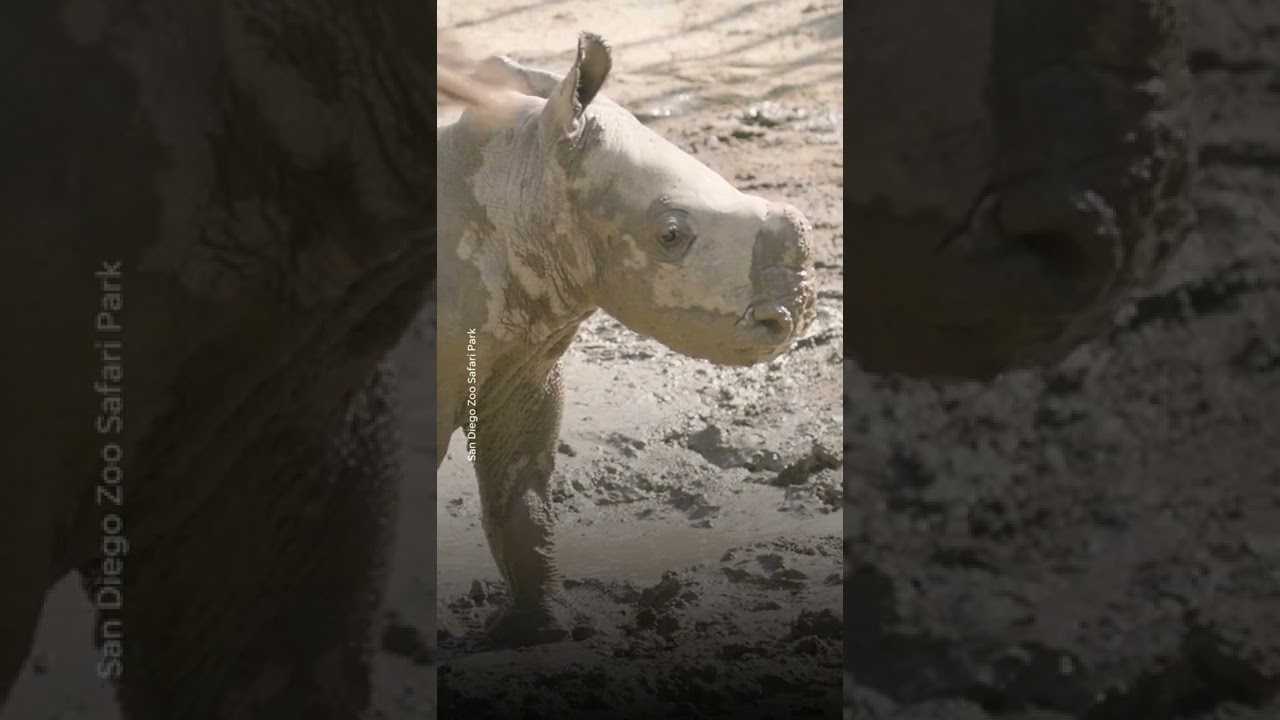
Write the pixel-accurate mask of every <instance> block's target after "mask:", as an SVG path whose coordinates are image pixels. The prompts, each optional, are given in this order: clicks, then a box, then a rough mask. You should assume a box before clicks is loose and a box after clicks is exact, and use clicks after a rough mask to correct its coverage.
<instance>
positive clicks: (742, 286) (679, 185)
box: [460, 33, 815, 366]
mask: <svg viewBox="0 0 1280 720" xmlns="http://www.w3.org/2000/svg"><path fill="white" fill-rule="evenodd" d="M611 65H612V60H611V56H610V51H609V48H608V47H607V46H606V45H605V43H604V42H603V41H602V40H601V39H600V38H599V37H597V36H595V35H592V34H589V33H584V34H583V35H582V36H581V37H580V40H579V45H578V53H577V58H576V60H575V62H574V64H573V67H572V68H571V69H570V70H569V72H568V73H567V74H566V75H564V76H560V75H558V74H555V73H551V72H547V71H542V70H536V69H531V68H526V67H523V66H521V65H519V64H518V63H515V62H513V61H511V60H509V59H506V58H494V59H491V60H490V61H488V62H487V63H486V65H485V66H484V69H483V70H482V72H481V73H480V75H481V76H483V77H484V79H485V80H486V81H487V82H489V83H493V84H498V85H505V86H507V87H510V88H513V89H514V90H515V91H516V94H517V95H518V96H519V97H520V98H523V100H514V101H513V102H512V103H509V104H508V106H509V107H515V108H516V110H515V112H516V118H515V119H514V120H513V121H510V120H509V121H507V122H505V123H500V124H498V125H496V126H495V125H494V124H493V123H491V122H489V123H487V122H486V120H485V118H484V117H482V116H481V115H480V114H477V113H468V116H464V118H463V121H462V123H460V124H461V125H463V126H465V127H468V128H469V132H472V133H481V134H485V135H486V137H485V139H484V140H483V141H482V143H481V145H482V146H483V147H485V148H486V149H485V151H484V152H483V154H484V155H485V156H486V157H493V158H498V157H501V158H502V164H503V166H505V167H507V168H516V169H515V170H514V171H508V172H507V173H505V177H502V178H497V177H495V178H493V179H492V180H490V179H489V178H488V177H486V173H485V172H484V171H483V169H482V170H481V172H479V173H478V174H477V175H474V176H473V179H472V183H473V188H472V192H473V194H474V195H475V196H476V198H477V200H479V201H480V202H481V204H486V205H488V204H487V203H485V202H484V200H483V198H484V197H485V196H486V195H488V196H490V197H493V198H495V200H494V202H495V203H497V202H502V203H504V204H506V205H507V207H506V208H505V209H502V210H495V208H494V207H492V206H489V207H486V209H485V214H486V215H487V216H489V217H490V219H491V220H492V219H493V218H494V217H495V215H501V216H504V217H503V220H500V221H498V222H496V223H495V230H497V232H496V233H495V235H501V236H503V238H504V240H503V243H505V245H506V246H507V247H506V252H507V255H508V259H507V263H506V264H507V267H509V268H510V269H511V275H512V280H514V281H515V282H516V283H517V284H519V285H521V286H522V288H520V289H518V290H517V291H516V292H514V293H513V292H512V288H510V287H507V288H504V290H503V293H502V294H504V295H505V296H506V297H507V298H511V297H512V296H513V295H514V296H521V295H524V296H528V297H536V298H540V302H534V303H528V302H526V303H523V304H524V305H526V306H533V305H536V306H538V307H540V308H542V310H541V311H540V312H532V311H528V310H525V311H521V310H520V309H519V308H516V307H513V306H508V307H507V308H506V310H505V311H502V312H499V313H498V314H500V315H504V316H505V317H506V318H508V319H510V318H511V317H512V316H519V317H520V318H521V319H522V321H523V323H524V324H526V325H530V326H537V325H538V324H540V323H554V321H555V319H556V318H560V319H563V318H564V317H567V316H572V315H575V314H576V313H577V311H578V310H581V309H583V308H588V309H589V308H594V307H599V308H600V309H603V310H604V311H605V312H607V313H609V314H610V315H612V316H613V317H615V318H617V319H618V320H619V321H620V322H622V323H623V324H624V325H626V326H627V327H629V328H631V329H632V330H635V331H637V332H639V333H642V334H645V335H648V336H650V337H652V338H654V339H656V340H657V341H659V342H661V343H663V344H664V345H666V346H667V347H669V348H671V349H672V350H675V351H676V352H679V353H682V354H684V355H688V356H691V357H696V358H701V359H705V360H709V361H711V362H715V363H718V364H723V365H740V366H741V365H751V364H755V363H758V362H762V361H765V360H768V359H771V358H773V357H776V356H777V355H779V354H781V353H782V352H784V351H785V350H786V349H787V348H788V347H789V346H790V345H791V343H792V342H793V341H794V340H795V339H796V338H798V337H799V336H800V334H801V333H803V332H804V330H805V329H806V328H807V327H808V325H809V323H810V321H811V320H812V318H813V305H814V297H815V293H814V287H813V282H812V275H813V268H812V257H811V254H812V253H811V247H810V239H809V237H810V226H809V223H808V221H807V220H806V219H805V218H804V216H803V215H802V214H801V213H800V211H799V210H797V209H796V208H794V207H792V206H790V205H787V204H783V203H776V202H769V201H767V200H765V199H763V198H760V197H755V196H752V195H747V194H745V193H742V192H740V191H738V190H737V189H736V188H734V187H733V186H732V185H730V184H729V182H728V181H726V180H725V179H724V178H722V177H721V176H720V175H718V174H716V172H715V171H713V170H711V169H710V168H709V167H707V166H706V165H704V164H703V163H701V162H699V161H698V160H696V159H694V158H693V157H692V156H690V155H688V154H687V153H685V152H683V151H682V150H680V149H679V148H677V147H676V146H675V145H673V144H672V143H670V142H668V141H667V140H665V139H664V138H662V137H661V136H660V135H658V134H657V133H655V132H653V131H652V130H650V129H649V128H647V127H645V126H644V125H643V124H641V123H640V122H639V121H638V120H637V119H636V118H635V117H634V116H633V115H632V114H631V113H629V112H628V111H626V110H624V109H623V108H621V107H620V106H618V105H617V104H615V103H613V102H612V101H610V100H608V99H607V98H605V97H604V96H602V95H599V94H598V93H599V90H600V87H601V85H602V84H603V83H604V81H605V79H606V78H607V77H608V74H609V71H610V69H611ZM495 127H498V128H501V129H500V130H495ZM513 160H516V161H515V162H512V161H513ZM495 166H496V164H495ZM490 183H493V184H494V185H502V186H503V188H504V189H501V190H500V189H498V188H496V187H493V188H489V187H488V186H489V184H490ZM490 189H491V192H489V191H488V190H490ZM464 245H465V242H464ZM463 252H464V253H465V252H467V250H466V249H465V248H464V249H463ZM508 284H510V283H509V282H508ZM493 292H494V291H493V289H490V293H491V294H492V293H493ZM489 317H490V318H491V319H492V318H493V317H494V313H492V312H491V313H490V315H489ZM547 331H553V328H547Z"/></svg>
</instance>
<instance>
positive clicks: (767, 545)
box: [437, 0, 843, 718]
mask: <svg viewBox="0 0 1280 720" xmlns="http://www.w3.org/2000/svg"><path fill="white" fill-rule="evenodd" d="M441 24H442V25H444V26H446V27H450V26H452V27H454V28H455V29H456V32H457V35H458V37H459V39H460V40H461V41H462V44H463V45H464V46H465V47H468V49H469V51H470V52H471V53H473V54H477V55H482V56H483V55H487V54H490V53H494V52H503V53H506V54H509V55H512V56H513V57H515V58H516V59H517V60H520V61H522V62H525V63H527V64H531V65H534V66H538V67H545V68H548V69H554V70H557V71H558V72H562V73H563V72H564V71H565V70H567V68H568V67H569V65H570V64H571V62H572V58H573V51H574V48H575V47H576V33H577V31H578V30H591V31H593V32H597V33H599V34H601V35H602V36H603V37H604V38H605V40H606V41H607V42H608V43H609V44H610V45H611V47H612V48H613V54H614V62H613V74H612V75H611V76H610V79H609V81H608V82H607V83H606V85H605V88H604V93H605V94H607V95H608V96H609V97H610V98H612V99H614V100H616V101H618V102H620V103H622V104H623V105H624V106H626V107H628V108H629V109H631V110H632V111H633V112H635V113H636V114H637V115H638V116H639V117H640V118H641V120H642V121H644V122H646V123H647V124H648V125H649V126H650V127H652V128H653V129H654V130H656V131H657V132H659V133H661V134H662V135H664V136H665V137H667V138H668V139H670V140H672V141H673V142H675V143H676V144H677V145H679V146H680V147H681V148H683V149H684V150H686V151H688V152H691V153H694V154H695V156H696V157H698V158H699V159H700V160H702V161H703V162H705V163H706V164H708V165H709V166H710V167H712V168H713V169H715V170H716V171H718V172H719V173H720V174H722V175H724V176H725V177H726V178H729V179H730V180H731V181H732V182H733V183H734V184H735V185H737V186H738V187H739V188H741V189H743V190H745V191H748V192H752V193H755V194H759V195H762V196H764V197H766V198H768V199H771V200H785V201H788V202H791V203H793V204H795V205H796V206H797V207H799V208H800V209H801V210H802V211H803V212H804V213H805V214H806V215H807V216H808V217H809V219H810V220H811V221H812V222H813V223H814V224H815V226H816V231H815V240H816V243H817V248H818V252H817V257H818V261H819V263H820V269H819V270H818V280H819V290H820V295H819V300H818V313H819V314H818V319H817V321H816V322H815V324H814V326H813V327H812V328H811V329H810V330H809V331H808V332H807V333H806V335H805V337H803V338H802V339H801V340H800V343H799V347H798V348H797V349H796V350H795V351H793V352H791V353H789V354H787V355H784V356H783V357H781V358H780V359H778V360H776V361H774V362H772V363H769V364H767V365H763V366H758V367H754V368H749V369H745V370H743V369H734V368H721V367H716V366H714V365H711V364H710V363H707V362H703V361H698V360H691V359H688V358H684V357H681V356H679V355H676V354H675V353H672V352H671V351H669V350H667V349H666V348H664V347H663V346H661V345H659V344H658V343H656V342H654V341H651V340H648V339H646V338H643V337H640V336H638V335H636V334H635V333H633V332H631V331H629V330H627V329H625V328H623V327H622V326H621V325H620V324H618V323H617V322H616V321H614V320H612V319H611V318H609V317H607V316H605V315H603V314H598V315H597V316H596V317H594V318H593V319H592V320H590V321H588V323H587V324H586V325H585V326H584V328H583V329H582V331H581V332H580V333H579V335H578V338H577V340H576V342H575V344H574V345H573V346H572V348H571V349H570V351H569V353H568V356H567V362H566V373H565V376H566V378H567V381H566V386H567V387H566V393H567V400H566V412H565V419H564V423H563V430H562V434H561V444H560V454H559V456H558V458H557V477H556V479H555V488H556V489H555V491H554V492H555V497H556V499H557V501H558V503H559V505H558V510H559V513H560V520H559V525H558V527H559V531H558V542H559V557H560V559H561V568H562V570H563V572H564V574H565V577H566V578H567V580H566V581H565V586H566V589H567V596H568V598H569V600H570V601H571V603H572V605H573V607H574V609H575V610H576V611H577V612H578V613H579V614H581V615H583V616H584V618H583V621H582V625H581V626H580V627H579V628H577V630H576V633H577V635H578V638H579V639H577V640H575V641H571V642H564V643H558V644H554V645H548V646H543V647H538V648H532V649H527V650H523V651H514V650H502V649H498V648H494V647H491V646H489V645H488V644H487V642H486V640H485V638H484V636H483V634H482V633H481V632H480V627H481V624H482V622H483V620H484V618H485V617H486V616H487V615H488V614H489V613H490V612H492V611H493V610H494V608H495V607H497V606H498V604H499V603H501V602H502V600H503V598H502V597H501V592H502V591H501V585H500V584H498V583H496V580H497V574H496V569H495V567H494V565H493V561H492V559H491V558H490V556H489V552H488V549H487V547H486V546H485V543H484V536H483V532H482V531H481V529H480V518H479V505H478V495H477V492H476V487H475V479H474V475H473V473H472V469H471V468H470V467H469V465H468V464H467V463H466V461H465V459H464V458H463V452H462V446H461V442H460V438H455V443H454V445H453V447H452V449H451V452H450V455H449V457H448V459H447V460H446V463H445V465H444V467H443V468H442V469H441V473H440V476H439V487H438V492H439V506H440V508H441V512H440V514H439V515H438V526H439V538H440V544H441V545H440V554H439V563H440V565H439V570H438V579H439V588H440V600H439V602H438V604H437V617H438V619H439V627H438V638H439V652H440V657H439V662H440V671H441V674H440V678H439V682H440V686H439V689H440V703H441V705H440V713H441V717H458V718H462V717H466V718H483V717H546V718H568V717H575V718H577V717H636V718H640V717H643V718H657V717H672V718H675V717H720V716H738V717H762V718H763V717H835V716H837V715H838V713H839V707H840V670H839V667H840V654H841V650H840V637H841V627H842V621H841V618H840V595H841V586H840V555H841V550H840V541H839V538H840V536H841V534H842V532H843V522H842V513H841V493H840V482H841V480H840V478H841V469H840V465H841V463H842V460H841V458H840V451H839V447H840V438H841V433H842V418H841V415H840V407H839V398H840V393H839V388H840V385H841V383H842V378H841V363H842V356H843V331H842V322H843V321H842V315H841V313H842V304H843V298H842V282H843V273H842V270H841V267H842V264H843V260H842V258H843V251H842V243H843V236H842V233H841V227H840V220H841V216H842V204H841V203H842V199H841V198H842V184H841V183H842V180H841V178H842V159H841V158H842V138H841V136H840V131H841V126H842V113H843V104H842V86H841V60H842V56H843V47H842V37H841V24H842V15H841V6H840V4H839V3H830V2H827V3H822V2H779V3H751V4H744V3H734V2H711V3H697V2H691V1H690V0H684V1H682V2H657V3H655V2H639V1H637V2H610V3H591V2H553V3H542V4H538V5H532V6H524V7H520V8H515V9H509V6H508V5H507V4H506V3H498V2H490V1H481V2H472V3H465V4H464V3H453V4H452V5H451V6H449V7H448V8H447V9H446V11H443V12H442V14H441ZM530 27H538V28H547V31H546V32H543V33H530V32H529V31H528V29H529V28H530ZM517 708H518V709H519V712H516V709H517ZM748 710H749V712H748Z"/></svg>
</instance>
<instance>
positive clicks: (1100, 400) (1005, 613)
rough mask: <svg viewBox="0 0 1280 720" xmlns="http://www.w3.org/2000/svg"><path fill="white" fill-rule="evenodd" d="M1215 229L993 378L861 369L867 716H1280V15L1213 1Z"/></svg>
mask: <svg viewBox="0 0 1280 720" xmlns="http://www.w3.org/2000/svg"><path fill="white" fill-rule="evenodd" d="M1194 10H1195V12H1194V14H1193V22H1192V32H1193V33H1194V38H1193V45H1194V47H1193V50H1192V52H1191V54H1190V57H1189V60H1190V62H1191V63H1192V67H1193V69H1194V72H1195V75H1196V78H1197V93H1198V96H1199V101H1198V102H1199V108H1198V114H1199V117H1200V120H1201V121H1202V124H1203V135H1202V141H1203V143H1204V145H1203V148H1202V150H1201V151H1200V154H1199V163H1198V164H1199V169H1200V175H1199V178H1198V181H1197V185H1196V198H1197V205H1198V210H1199V215H1200V220H1199V233H1198V236H1197V237H1196V238H1194V240H1193V241H1192V243H1191V245H1190V246H1189V247H1187V248H1185V249H1184V250H1183V251H1182V252H1181V253H1180V254H1179V255H1178V256H1177V257H1176V258H1175V259H1174V263H1173V266H1172V267H1171V268H1170V271H1169V273H1168V274H1167V276H1165V277H1164V278H1163V279H1162V281H1161V282H1160V283H1159V285H1158V286H1157V287H1155V288H1153V289H1152V290H1151V291H1150V293H1149V294H1148V295H1146V296H1144V297H1142V298H1140V299H1138V300H1137V301H1136V302H1134V303H1133V304H1132V306H1131V307H1129V308H1126V309H1125V311H1124V312H1122V313H1121V315H1120V317H1119V318H1118V323H1117V324H1118V327H1117V329H1116V330H1115V331H1114V332H1112V333H1110V334H1109V335H1108V336H1106V337H1104V338H1099V339H1098V340H1097V341H1095V342H1092V343H1090V344H1089V345H1088V346H1087V347H1084V348H1082V349H1081V350H1080V351H1079V352H1078V353H1077V354H1075V355H1074V356H1073V357H1071V358H1069V359H1068V360H1066V361H1065V362H1063V363H1062V364H1060V365H1059V366H1057V367H1054V368H1050V369H1047V370H1044V371H1042V372H1027V373H1019V374H1016V375H1012V376H1009V377H1005V378H1003V379H1001V380H999V381H997V382H993V383H990V384H989V385H985V386H979V385H961V386H942V385H935V384H931V383H922V382H896V381H893V380H889V379H876V378H873V377H869V376H866V375H864V374H861V373H859V372H858V371H857V370H855V369H850V370H849V371H848V372H847V374H846V375H845V394H846V397H847V398H848V399H847V400H846V408H847V410H848V413H849V414H848V415H847V419H846V425H847V430H848V439H847V441H846V442H847V445H846V461H847V463H848V465H847V473H848V474H847V477H848V483H847V485H846V488H845V492H846V502H847V505H846V513H847V517H846V521H847V522H848V525H847V527H848V537H847V540H846V549H847V551H848V553H849V556H848V559H847V562H848V564H847V566H846V572H847V573H848V579H847V581H846V582H847V584H846V586H845V597H844V603H845V616H846V619H847V621H848V624H847V626H846V631H847V633H848V635H847V644H846V646H845V660H846V662H847V663H848V668H849V670H850V675H848V676H847V677H846V686H845V699H846V702H848V703H850V705H851V706H850V707H849V708H848V709H846V717H852V718H856V719H858V720H927V719H928V720H933V719H936V720H982V719H985V718H995V717H999V718H1003V719H1009V718H1018V719H1019V720H1031V719H1032V718H1036V719H1037V720H1050V719H1054V720H1063V719H1065V718H1087V719H1088V720H1173V719H1175V718H1178V719H1184V720H1193V719H1194V720H1209V719H1211V718H1212V719H1214V720H1226V719H1227V718H1231V719H1233V720H1246V719H1247V720H1271V719H1273V718H1277V717H1280V698H1278V697H1277V690H1278V689H1280V453H1278V452H1277V449H1276V443H1277V440H1278V439H1280V416H1278V415H1277V413H1276V408H1277V407H1280V206H1278V205H1277V199H1278V198H1280V173H1278V172H1277V171H1278V170H1280V7H1277V6H1276V5H1275V4H1273V3H1263V2H1246V1H1244V0H1233V1H1231V2H1219V1H1218V0H1212V1H1210V0H1198V2H1196V4H1195V6H1194Z"/></svg>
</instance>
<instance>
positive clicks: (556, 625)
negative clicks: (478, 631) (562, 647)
mask: <svg viewBox="0 0 1280 720" xmlns="http://www.w3.org/2000/svg"><path fill="white" fill-rule="evenodd" d="M566 625H567V624H566V623H565V622H564V621H563V620H562V619H561V617H560V613H558V612H556V611H555V610H553V609H552V608H550V607H535V608H522V607H516V606H513V605H507V606H506V607H502V608H500V609H498V610H497V611H495V612H494V613H493V614H492V615H490V616H489V617H488V618H487V619H486V620H485V623H484V630H485V632H486V633H487V634H488V635H489V637H490V639H492V640H493V641H494V642H496V643H498V644H499V645H506V646H511V647H524V646H528V645H544V644H547V643H554V642H560V641H561V640H564V639H565V638H567V637H569V630H568V629H567V627H566Z"/></svg>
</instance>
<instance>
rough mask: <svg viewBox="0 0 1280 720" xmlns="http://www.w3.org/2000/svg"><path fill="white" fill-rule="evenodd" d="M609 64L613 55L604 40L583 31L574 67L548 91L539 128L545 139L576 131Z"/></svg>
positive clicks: (559, 137)
mask: <svg viewBox="0 0 1280 720" xmlns="http://www.w3.org/2000/svg"><path fill="white" fill-rule="evenodd" d="M612 67H613V58H612V56H611V55H610V52H609V46H608V45H605V43H604V40H602V39H601V38H600V36H599V35H594V34H592V33H582V35H581V36H579V37H578V57H577V59H575V60H574V62H573V67H572V68H571V69H570V70H569V74H567V75H565V76H564V79H562V80H561V81H560V82H559V84H557V85H556V86H555V89H553V90H552V91H551V93H550V95H549V96H548V97H547V105H546V107H545V108H544V109H543V111H542V121H541V122H542V130H543V133H544V135H545V136H546V137H547V139H548V140H552V141H555V140H559V139H561V138H565V137H570V136H573V135H575V134H577V132H578V131H579V130H580V129H581V127H582V113H583V112H584V111H585V110H586V109H587V106H588V105H590V104H591V100H592V99H593V98H595V96H596V93H598V92H600V86H601V85H603V84H604V80H605V78H607V77H608V76H609V70H610V68H612Z"/></svg>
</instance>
